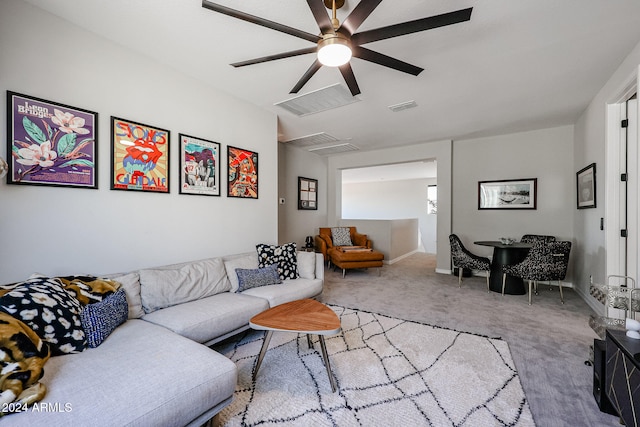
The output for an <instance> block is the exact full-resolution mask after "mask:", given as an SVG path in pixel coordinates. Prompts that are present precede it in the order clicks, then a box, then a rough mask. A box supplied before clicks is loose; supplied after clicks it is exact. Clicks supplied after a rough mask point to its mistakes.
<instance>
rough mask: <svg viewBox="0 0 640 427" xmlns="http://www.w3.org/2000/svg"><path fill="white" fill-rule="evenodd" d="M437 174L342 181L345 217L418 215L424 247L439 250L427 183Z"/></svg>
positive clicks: (383, 217)
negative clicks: (423, 176) (380, 179)
mask: <svg viewBox="0 0 640 427" xmlns="http://www.w3.org/2000/svg"><path fill="white" fill-rule="evenodd" d="M436 182H437V180H436V179H435V178H429V179H426V178H425V179H411V180H397V181H376V182H357V183H348V184H347V183H345V184H342V218H348V219H398V218H418V220H419V229H420V235H421V243H422V246H423V247H422V249H424V250H425V251H426V252H430V253H435V251H436V246H435V245H436V224H437V222H436V215H428V214H427V186H429V185H435V184H436Z"/></svg>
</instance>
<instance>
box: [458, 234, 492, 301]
mask: <svg viewBox="0 0 640 427" xmlns="http://www.w3.org/2000/svg"><path fill="white" fill-rule="evenodd" d="M449 243H450V244H451V260H452V264H453V267H458V286H459V287H462V271H463V270H464V269H465V268H466V269H469V270H481V271H486V273H487V292H489V290H490V289H489V272H490V271H491V261H490V260H489V258H486V257H482V256H479V255H476V254H474V253H472V252H470V251H469V250H468V249H467V248H465V247H464V245H463V244H462V241H461V240H460V238H459V237H458V236H457V235H455V234H451V235H449Z"/></svg>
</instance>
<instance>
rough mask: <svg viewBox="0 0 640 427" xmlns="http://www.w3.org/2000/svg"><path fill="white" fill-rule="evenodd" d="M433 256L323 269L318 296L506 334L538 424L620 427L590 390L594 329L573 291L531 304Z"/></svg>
mask: <svg viewBox="0 0 640 427" xmlns="http://www.w3.org/2000/svg"><path fill="white" fill-rule="evenodd" d="M434 270H435V257H434V256H433V255H428V254H424V253H417V254H414V255H412V256H411V257H409V258H406V259H404V260H402V261H400V262H398V263H395V264H393V265H385V266H384V267H383V268H382V271H381V275H380V276H378V272H377V271H376V269H368V270H350V271H348V272H347V275H346V277H345V278H344V279H343V278H342V272H341V271H335V272H334V271H333V270H328V269H327V270H325V288H324V292H323V294H322V297H321V301H322V302H325V303H329V304H337V305H342V306H346V307H355V308H358V309H361V310H367V311H372V312H377V313H382V314H385V315H388V316H393V317H398V318H403V319H408V320H414V321H418V322H423V323H427V324H431V325H438V326H442V327H446V328H450V329H455V330H458V331H464V332H472V333H477V334H482V335H487V336H491V337H502V338H503V339H504V340H505V341H506V342H508V343H509V348H510V350H511V354H512V356H513V360H514V362H515V366H516V368H517V371H518V375H519V377H520V381H521V383H522V387H523V389H524V391H525V394H526V396H527V401H528V402H529V406H530V408H531V412H532V414H533V418H534V420H535V423H536V425H537V426H538V427H564V426H567V427H575V426H581V427H603V426H610V427H617V426H619V425H620V424H619V423H618V418H617V417H615V416H612V415H608V414H605V413H602V412H600V411H599V409H598V407H597V405H596V403H595V399H594V398H593V395H592V385H593V368H592V367H590V366H586V365H585V364H584V361H585V360H586V359H587V358H588V357H589V346H590V345H591V344H593V339H594V338H597V335H596V334H595V332H593V330H591V328H590V327H589V324H588V323H589V315H591V314H592V313H593V311H592V310H591V309H590V307H589V306H588V305H587V304H586V303H585V302H584V301H583V300H582V298H581V297H580V296H579V295H577V294H576V293H575V292H573V290H571V289H565V293H564V295H565V304H564V305H563V304H561V303H560V295H559V292H558V288H557V287H556V286H554V287H552V288H551V289H550V287H549V286H547V285H544V286H543V285H541V286H540V294H539V295H537V296H534V298H533V305H531V306H529V305H528V304H527V295H506V296H504V297H503V296H502V295H500V294H498V293H495V292H491V293H487V290H486V284H485V281H484V278H482V277H471V278H464V280H463V284H462V288H458V283H457V278H456V277H453V276H451V275H446V274H437V273H435V271H434Z"/></svg>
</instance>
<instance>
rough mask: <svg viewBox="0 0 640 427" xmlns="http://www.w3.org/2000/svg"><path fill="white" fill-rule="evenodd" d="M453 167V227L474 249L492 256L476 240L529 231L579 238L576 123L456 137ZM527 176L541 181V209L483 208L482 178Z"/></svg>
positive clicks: (539, 195) (489, 251) (513, 235)
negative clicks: (480, 195)
mask: <svg viewBox="0 0 640 427" xmlns="http://www.w3.org/2000/svg"><path fill="white" fill-rule="evenodd" d="M438 165H439V163H438ZM453 165H454V168H453V208H452V212H453V218H452V230H453V232H454V233H456V234H458V235H459V236H460V238H461V240H462V241H463V243H464V244H465V246H467V248H468V249H469V250H471V251H472V252H475V253H477V254H479V255H484V256H488V255H491V251H492V249H491V248H487V247H482V246H475V245H473V242H474V241H476V240H497V239H498V238H499V237H515V238H518V239H519V238H520V237H521V236H522V235H523V234H527V233H533V234H548V235H553V236H556V238H558V239H559V240H571V241H573V240H574V234H573V211H574V209H575V206H576V199H575V197H576V196H575V171H574V170H573V167H572V165H573V127H572V126H564V127H558V128H552V129H542V130H537V131H532V132H523V133H515V134H509V135H501V136H495V137H489V138H480V139H473V140H464V141H455V142H454V144H453ZM523 178H537V179H538V185H537V188H538V195H537V209H535V210H508V211H507V210H504V211H502V210H478V181H492V180H502V179H523ZM573 257H575V254H574V255H573V256H572V258H573Z"/></svg>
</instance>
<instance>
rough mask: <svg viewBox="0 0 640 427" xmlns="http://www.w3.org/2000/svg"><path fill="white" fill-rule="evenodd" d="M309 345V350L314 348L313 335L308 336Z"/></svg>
mask: <svg viewBox="0 0 640 427" xmlns="http://www.w3.org/2000/svg"><path fill="white" fill-rule="evenodd" d="M307 345H308V346H309V350H311V349H312V348H313V343H312V342H311V334H307Z"/></svg>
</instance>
